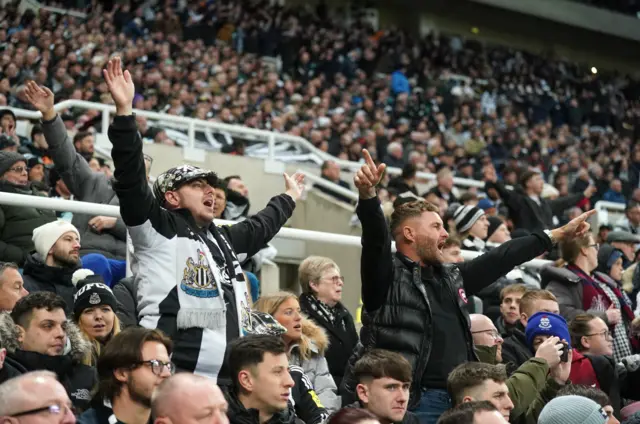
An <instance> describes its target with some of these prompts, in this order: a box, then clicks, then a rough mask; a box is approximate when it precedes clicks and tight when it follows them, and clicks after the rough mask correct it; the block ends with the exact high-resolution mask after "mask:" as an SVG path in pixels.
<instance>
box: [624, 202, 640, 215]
mask: <svg viewBox="0 0 640 424" xmlns="http://www.w3.org/2000/svg"><path fill="white" fill-rule="evenodd" d="M637 206H640V203H638V202H636V201H635V200H630V201H629V202H627V206H626V207H625V208H624V213H628V212H629V211H630V210H631V209H633V208H635V207H637Z"/></svg>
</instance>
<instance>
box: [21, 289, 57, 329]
mask: <svg viewBox="0 0 640 424" xmlns="http://www.w3.org/2000/svg"><path fill="white" fill-rule="evenodd" d="M34 309H46V310H47V311H49V312H51V311H54V310H56V309H62V310H63V311H64V310H66V309H67V304H66V302H65V301H64V299H63V298H61V297H60V296H58V295H57V294H55V293H51V292H45V291H41V292H33V293H30V294H28V295H26V296H25V297H23V298H22V299H20V300H18V301H17V302H16V306H14V307H13V311H11V318H12V319H13V322H15V323H16V324H17V325H19V326H20V327H22V328H28V327H29V324H30V323H31V318H33V310H34Z"/></svg>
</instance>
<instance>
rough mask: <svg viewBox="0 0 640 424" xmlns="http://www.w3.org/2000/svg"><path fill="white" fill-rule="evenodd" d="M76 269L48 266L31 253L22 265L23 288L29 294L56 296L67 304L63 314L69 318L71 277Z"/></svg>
mask: <svg viewBox="0 0 640 424" xmlns="http://www.w3.org/2000/svg"><path fill="white" fill-rule="evenodd" d="M77 269H78V267H73V268H70V267H64V268H58V267H53V266H48V265H46V264H45V263H44V261H43V260H42V257H41V256H40V255H39V254H38V253H33V254H32V255H30V256H28V257H27V261H26V263H25V264H24V272H23V274H22V278H23V280H24V288H25V289H27V291H28V292H29V293H33V292H37V291H46V292H51V293H55V294H57V295H58V296H60V297H61V298H62V299H64V301H65V303H66V304H67V307H66V309H65V313H66V314H67V316H71V315H70V314H71V313H72V312H73V293H74V291H75V289H74V287H73V284H72V283H71V277H72V276H73V273H74V272H75V271H76V270H77Z"/></svg>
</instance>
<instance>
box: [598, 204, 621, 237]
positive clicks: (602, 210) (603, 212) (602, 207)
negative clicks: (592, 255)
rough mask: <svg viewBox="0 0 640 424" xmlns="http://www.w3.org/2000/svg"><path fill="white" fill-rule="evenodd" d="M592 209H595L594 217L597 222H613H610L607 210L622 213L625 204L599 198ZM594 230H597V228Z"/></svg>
mask: <svg viewBox="0 0 640 424" xmlns="http://www.w3.org/2000/svg"><path fill="white" fill-rule="evenodd" d="M594 209H595V210H596V211H597V213H596V217H597V219H598V223H599V224H613V223H612V222H609V212H614V213H619V214H623V213H624V209H625V205H623V204H621V203H615V202H607V201H605V200H600V201H599V202H596V204H595V206H594ZM595 230H596V231H597V229H595Z"/></svg>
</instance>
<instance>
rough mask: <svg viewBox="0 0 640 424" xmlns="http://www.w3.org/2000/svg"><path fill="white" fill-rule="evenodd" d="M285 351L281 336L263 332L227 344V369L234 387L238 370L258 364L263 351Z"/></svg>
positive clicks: (279, 352) (262, 357) (236, 383)
mask: <svg viewBox="0 0 640 424" xmlns="http://www.w3.org/2000/svg"><path fill="white" fill-rule="evenodd" d="M286 352H287V348H286V346H285V344H284V341H283V340H282V337H278V336H270V335H266V334H265V335H263V334H256V335H250V336H246V337H240V338H239V339H236V340H234V341H232V342H231V343H230V344H229V358H228V360H229V369H230V371H231V382H232V383H233V386H234V389H235V390H238V389H239V388H240V385H239V384H238V374H239V373H240V371H242V370H245V369H247V368H249V367H253V366H255V365H258V364H259V363H261V362H262V361H263V360H264V354H265V353H271V354H272V355H280V354H283V353H286Z"/></svg>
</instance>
